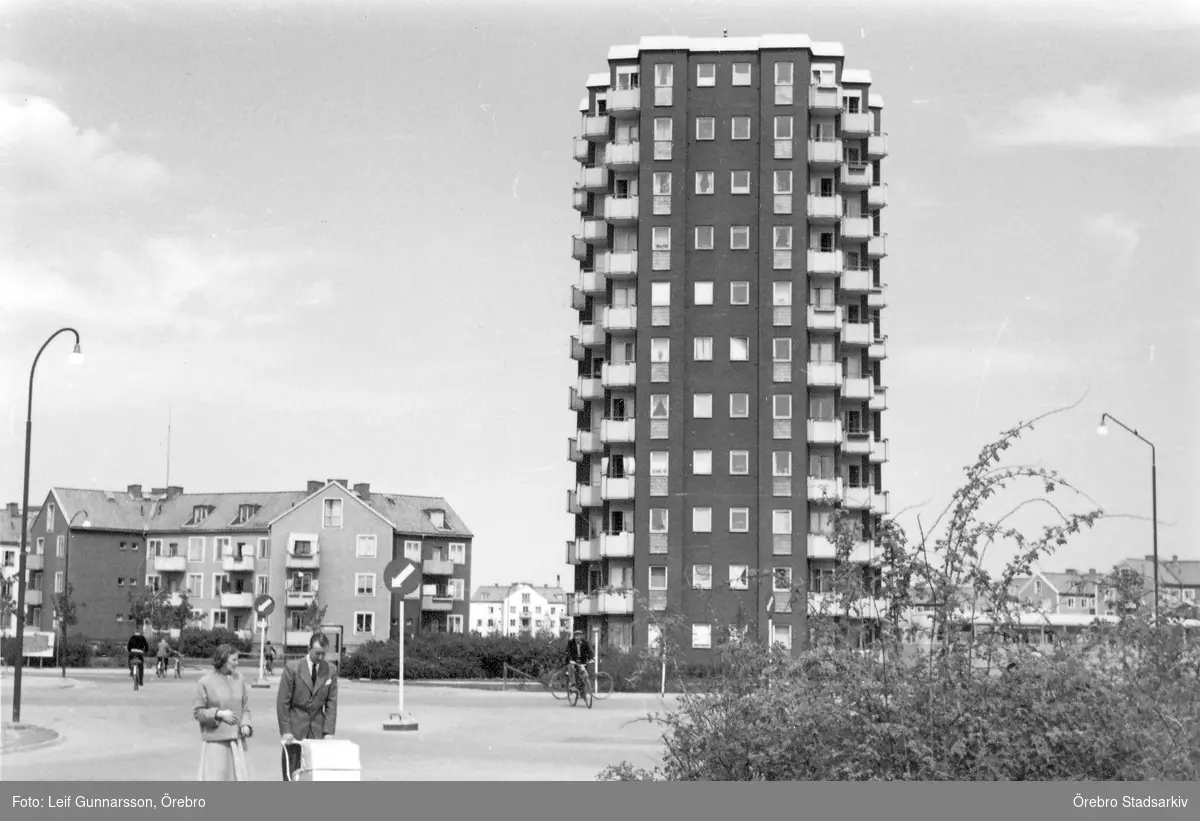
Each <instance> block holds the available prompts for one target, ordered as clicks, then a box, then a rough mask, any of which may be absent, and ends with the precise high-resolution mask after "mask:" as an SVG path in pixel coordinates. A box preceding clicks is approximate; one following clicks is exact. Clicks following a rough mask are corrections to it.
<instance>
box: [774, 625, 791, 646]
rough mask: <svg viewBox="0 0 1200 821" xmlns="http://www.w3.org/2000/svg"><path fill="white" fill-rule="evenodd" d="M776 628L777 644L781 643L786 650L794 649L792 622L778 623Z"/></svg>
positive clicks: (775, 637)
mask: <svg viewBox="0 0 1200 821" xmlns="http://www.w3.org/2000/svg"><path fill="white" fill-rule="evenodd" d="M774 629H775V636H774V639H775V644H778V645H780V646H781V647H783V649H785V650H791V649H792V626H791V625H790V624H776V625H774Z"/></svg>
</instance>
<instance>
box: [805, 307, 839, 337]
mask: <svg viewBox="0 0 1200 821" xmlns="http://www.w3.org/2000/svg"><path fill="white" fill-rule="evenodd" d="M845 310H846V309H845V308H844V307H843V306H841V305H829V306H817V305H809V306H808V316H807V319H806V322H807V325H808V329H809V330H810V331H836V330H838V329H840V328H841V327H842V324H843V322H844V319H843V317H844V316H845V313H844V311H845Z"/></svg>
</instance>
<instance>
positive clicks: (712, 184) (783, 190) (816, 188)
mask: <svg viewBox="0 0 1200 821" xmlns="http://www.w3.org/2000/svg"><path fill="white" fill-rule="evenodd" d="M855 156H856V157H857V155H855ZM673 177H674V174H673V173H672V172H670V171H655V172H654V176H653V177H652V178H651V186H652V188H651V190H652V192H653V194H652V196H654V197H668V196H671V195H672V194H673V193H674V188H673ZM793 180H794V175H793V173H792V172H791V171H787V170H776V171H774V172H772V181H771V193H773V194H777V195H779V196H785V195H791V194H794V193H796V191H795V189H794V187H793ZM694 181H695V188H694V190H693V192H692V193H694V194H695V195H696V196H699V197H710V196H715V195H716V193H717V172H715V171H697V172H695V177H694ZM811 182H812V185H811V186H810V188H811V190H809V191H808V193H809V194H811V195H812V196H814V197H824V198H832V197H835V196H837V194H836V191H837V188H836V181H835V180H834V178H833V177H831V176H827V177H813V178H812V179H811ZM729 193H730V194H746V195H748V194H750V193H751V175H750V172H749V171H730V172H729ZM617 198H618V199H620V198H621V197H619V196H618V197H617ZM655 213H657V212H655Z"/></svg>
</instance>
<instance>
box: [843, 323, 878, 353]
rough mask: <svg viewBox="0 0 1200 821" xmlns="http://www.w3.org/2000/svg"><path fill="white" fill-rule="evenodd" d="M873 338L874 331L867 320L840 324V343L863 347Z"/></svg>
mask: <svg viewBox="0 0 1200 821" xmlns="http://www.w3.org/2000/svg"><path fill="white" fill-rule="evenodd" d="M874 338H875V331H874V329H873V328H872V327H871V325H870V324H869V323H867V322H847V323H846V324H845V325H843V326H842V344H843V345H855V346H858V347H865V346H867V345H870V344H871V341H872V340H873V339H874Z"/></svg>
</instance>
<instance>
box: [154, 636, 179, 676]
mask: <svg viewBox="0 0 1200 821" xmlns="http://www.w3.org/2000/svg"><path fill="white" fill-rule="evenodd" d="M154 655H155V656H156V657H157V658H158V664H157V665H156V666H155V668H154V671H155V672H156V673H157V674H158V675H159V676H165V675H166V674H167V660H168V659H170V658H171V656H173V655H175V651H174V650H172V649H171V643H170V642H168V641H167V640H166V638H161V639H159V640H158V649H157V650H156V651H155V653H154Z"/></svg>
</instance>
